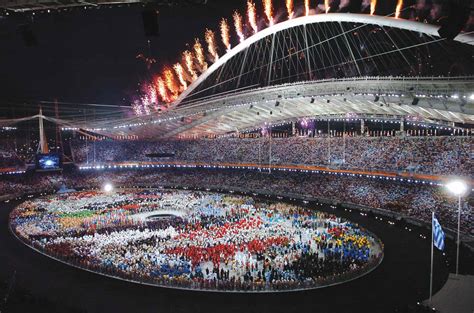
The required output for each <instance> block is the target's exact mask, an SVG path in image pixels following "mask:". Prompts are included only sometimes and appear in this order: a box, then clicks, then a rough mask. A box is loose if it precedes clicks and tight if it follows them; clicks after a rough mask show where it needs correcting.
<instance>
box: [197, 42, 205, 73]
mask: <svg viewBox="0 0 474 313" xmlns="http://www.w3.org/2000/svg"><path fill="white" fill-rule="evenodd" d="M194 53H195V54H196V59H197V60H198V64H199V66H200V67H201V70H202V71H205V70H206V69H207V63H206V58H205V57H204V49H203V48H202V45H201V42H200V41H199V39H197V38H196V41H195V42H194Z"/></svg>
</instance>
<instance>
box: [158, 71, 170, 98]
mask: <svg viewBox="0 0 474 313" xmlns="http://www.w3.org/2000/svg"><path fill="white" fill-rule="evenodd" d="M155 88H156V90H158V94H159V95H160V98H161V100H162V101H163V102H171V100H170V98H169V96H168V91H167V90H166V85H165V81H164V80H163V78H161V77H160V76H158V77H157V78H156V80H155Z"/></svg>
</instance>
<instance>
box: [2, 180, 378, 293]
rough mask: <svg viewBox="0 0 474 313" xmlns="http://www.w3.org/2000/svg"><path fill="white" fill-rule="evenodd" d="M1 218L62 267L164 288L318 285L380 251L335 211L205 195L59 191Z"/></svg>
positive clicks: (371, 262) (347, 275)
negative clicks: (70, 267) (61, 192)
mask: <svg viewBox="0 0 474 313" xmlns="http://www.w3.org/2000/svg"><path fill="white" fill-rule="evenodd" d="M10 223H11V228H12V230H13V232H14V233H15V234H16V235H17V236H18V238H20V239H21V240H23V241H24V242H25V243H26V244H28V245H30V246H31V247H34V248H36V249H38V250H39V251H41V252H43V253H45V254H47V255H49V256H52V257H55V258H57V259H59V260H62V261H64V262H66V263H68V264H72V265H75V266H78V267H80V268H84V269H88V270H91V271H94V272H99V273H102V274H105V275H109V276H113V277H120V278H123V279H127V280H131V281H136V282H142V283H147V284H151V285H159V286H165V287H174V288H187V289H199V290H218V291H246V292H276V291H282V290H296V289H310V288H321V287H325V286H330V285H334V284H339V283H343V282H346V281H348V280H352V279H356V278H358V277H360V276H362V275H365V274H366V273H368V272H369V271H372V270H373V269H374V268H375V267H376V266H378V265H379V264H380V262H381V261H382V258H383V245H382V243H381V242H380V241H379V239H378V238H376V237H375V236H374V235H373V234H371V233H370V232H368V231H367V230H364V229H361V228H360V227H358V226H357V225H356V224H353V223H351V222H350V221H346V220H343V219H341V218H338V217H336V216H335V215H332V214H326V213H323V212H318V211H315V210H314V209H313V210H309V209H305V208H303V207H300V206H296V205H290V204H286V203H282V202H268V201H265V202H263V201H258V200H256V199H254V198H252V197H249V196H246V197H243V196H236V195H235V196H234V195H230V196H229V195H222V194H218V193H208V192H196V191H176V190H173V191H171V190H162V189H134V190H130V189H129V190H121V191H117V192H113V191H108V192H107V191H83V192H72V193H64V194H59V195H54V196H49V197H43V198H38V199H35V200H33V201H26V202H24V203H22V204H20V205H19V206H18V207H17V208H16V209H15V210H14V211H13V212H12V213H11V219H10Z"/></svg>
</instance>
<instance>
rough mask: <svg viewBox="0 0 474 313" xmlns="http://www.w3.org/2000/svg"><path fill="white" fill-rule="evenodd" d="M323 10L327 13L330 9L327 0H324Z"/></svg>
mask: <svg viewBox="0 0 474 313" xmlns="http://www.w3.org/2000/svg"><path fill="white" fill-rule="evenodd" d="M324 10H325V11H326V13H329V10H331V7H330V6H329V0H324Z"/></svg>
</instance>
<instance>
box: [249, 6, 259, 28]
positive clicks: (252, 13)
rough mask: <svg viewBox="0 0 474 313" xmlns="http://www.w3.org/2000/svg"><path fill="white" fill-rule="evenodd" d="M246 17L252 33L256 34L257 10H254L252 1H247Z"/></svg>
mask: <svg viewBox="0 0 474 313" xmlns="http://www.w3.org/2000/svg"><path fill="white" fill-rule="evenodd" d="M247 16H248V19H249V23H250V26H251V27H252V29H253V33H254V34H256V33H257V32H258V26H257V9H255V3H253V2H252V1H247Z"/></svg>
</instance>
